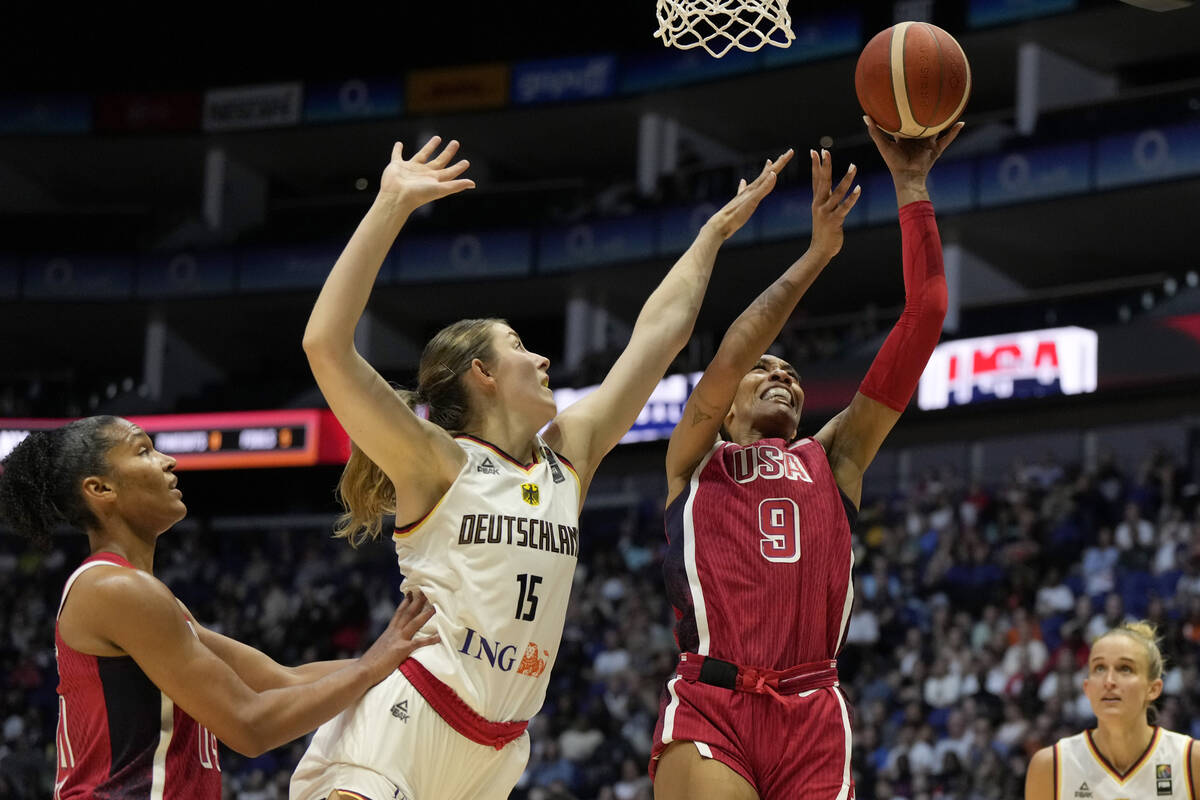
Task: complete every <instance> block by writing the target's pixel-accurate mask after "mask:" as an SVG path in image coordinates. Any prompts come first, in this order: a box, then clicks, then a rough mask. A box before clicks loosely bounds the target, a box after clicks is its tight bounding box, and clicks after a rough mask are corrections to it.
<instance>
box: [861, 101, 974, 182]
mask: <svg viewBox="0 0 1200 800" xmlns="http://www.w3.org/2000/svg"><path fill="white" fill-rule="evenodd" d="M863 122H864V123H866V126H867V133H869V134H870V136H871V141H873V142H875V146H876V147H877V148H879V154H880V155H881V156H883V162H884V163H885V164H887V168H888V171H889V172H891V173H892V180H893V181H895V183H896V187H897V188H900V186H901V185H902V184H911V183H914V182H915V183H919V184H920V185H921V186H922V188H923V187H924V185H925V176H927V175H928V174H929V170H930V169H931V168H932V167H933V162H935V161H937V160H938V157H939V156H940V155H941V154H942V153H943V152H945V150H946V148H947V147H949V146H950V143H951V142H953V141H954V140H955V138H956V137H957V136H958V132H959V131H961V130H962V129H963V123H961V122H956V123H954V124H953V125H951V126H950V127H949V128H947V129H946V130H944V131H942V132H941V133H940V134H938V135H937V136H927V137H926V138H924V139H902V138H900V137H898V136H892V135H891V134H889V133H884V132H883V130H881V129H880V128H879V126H878V125H876V124H875V120H873V119H871V118H870V117H868V116H864V117H863Z"/></svg>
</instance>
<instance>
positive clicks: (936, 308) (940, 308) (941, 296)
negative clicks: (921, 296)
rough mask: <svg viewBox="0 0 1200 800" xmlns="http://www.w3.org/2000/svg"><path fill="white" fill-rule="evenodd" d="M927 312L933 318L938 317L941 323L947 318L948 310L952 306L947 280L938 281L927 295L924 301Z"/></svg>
mask: <svg viewBox="0 0 1200 800" xmlns="http://www.w3.org/2000/svg"><path fill="white" fill-rule="evenodd" d="M924 306H925V308H926V313H927V314H929V316H930V318H931V319H936V320H937V321H938V323H939V327H940V323H941V322H942V321H943V320H944V319H946V312H947V311H948V310H949V308H950V298H949V294H948V292H947V291H946V281H944V280H941V281H937V282H936V283H935V284H934V285H933V286H932V287H931V288H930V291H929V292H928V293H927V295H926V302H925V303H924Z"/></svg>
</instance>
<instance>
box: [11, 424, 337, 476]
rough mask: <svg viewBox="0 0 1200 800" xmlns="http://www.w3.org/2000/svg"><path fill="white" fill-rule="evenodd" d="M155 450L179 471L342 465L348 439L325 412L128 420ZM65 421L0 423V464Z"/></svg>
mask: <svg viewBox="0 0 1200 800" xmlns="http://www.w3.org/2000/svg"><path fill="white" fill-rule="evenodd" d="M127 419H128V420H129V421H130V422H133V423H134V424H136V425H140V426H141V428H142V429H143V430H144V431H146V433H147V434H149V435H150V439H151V440H152V441H153V442H154V447H155V449H156V450H158V451H160V452H162V453H166V454H167V455H170V456H173V457H174V458H175V459H176V460H177V461H178V462H179V463H178V467H177V468H178V469H180V470H188V469H245V468H254V467H308V466H312V465H314V464H343V463H345V462H346V459H347V458H349V457H350V439H349V438H348V437H347V436H346V432H345V431H344V430H342V426H341V425H340V424H338V421H337V419H336V418H335V417H334V416H333V414H332V412H330V411H328V410H326V409H281V410H273V411H234V412H226V413H214V414H158V415H147V416H131V417H128V418H127ZM68 422H70V420H69V419H0V458H3V457H4V456H6V455H8V453H9V452H10V451H11V450H12V449H13V448H14V447H16V446H17V444H18V443H20V442H21V440H23V439H24V438H25V437H26V436H28V435H29V434H30V433H32V432H33V431H39V430H48V429H51V428H57V427H59V426H61V425H65V424H66V423H68Z"/></svg>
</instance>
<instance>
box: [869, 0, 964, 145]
mask: <svg viewBox="0 0 1200 800" xmlns="http://www.w3.org/2000/svg"><path fill="white" fill-rule="evenodd" d="M854 91H855V92H856V93H857V94H858V102H859V104H860V105H861V106H862V108H863V111H866V112H867V114H868V115H870V117H871V118H872V119H873V120H875V123H876V124H877V125H878V126H879V127H880V128H882V129H883V130H885V131H887V132H888V133H891V134H895V135H897V136H902V137H904V138H906V139H924V138H925V137H927V136H935V135H937V134H938V133H940V132H941V131H943V130H945V129H946V128H948V127H950V126H951V125H953V124H954V122H955V121H956V120H957V119H958V118H959V116H960V115H961V114H962V111H963V108H964V107H965V106H966V104H967V98H968V97H969V96H970V94H971V67H970V65H969V64H968V63H967V56H966V54H965V53H964V52H963V49H962V47H960V46H959V44H958V42H957V41H955V39H954V37H953V36H951V35H950V34H948V33H946V32H945V31H944V30H942V29H941V28H939V27H937V26H936V25H930V24H929V23H927V22H900V23H897V24H895V25H893V26H892V27H890V28H888V29H887V30H884V31H880V32H879V33H877V34H875V36H874V37H873V38H872V39H871V41H869V42H867V46H866V47H864V48H863V51H862V54H861V55H860V56H859V57H858V66H856V67H855V69H854Z"/></svg>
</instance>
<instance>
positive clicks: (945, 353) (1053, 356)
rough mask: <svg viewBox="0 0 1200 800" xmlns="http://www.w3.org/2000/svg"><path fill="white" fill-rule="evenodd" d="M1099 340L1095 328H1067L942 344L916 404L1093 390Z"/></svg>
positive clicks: (924, 405) (933, 406)
mask: <svg viewBox="0 0 1200 800" xmlns="http://www.w3.org/2000/svg"><path fill="white" fill-rule="evenodd" d="M1098 341H1099V337H1098V336H1097V335H1096V332H1095V331H1090V330H1087V329H1086V328H1075V327H1070V328H1049V329H1046V330H1039V331H1024V332H1021V333H1009V334H1003V335H999V336H986V337H982V338H978V339H958V340H956V341H953V342H945V343H943V344H940V345H938V346H937V349H935V350H934V351H933V355H932V356H930V358H929V363H928V364H927V365H926V366H925V372H924V373H923V374H922V375H921V385H920V389H919V390H918V393H917V405H918V406H919V407H920V408H922V409H924V410H926V411H929V410H933V409H939V408H946V407H947V406H961V405H967V404H969V403H980V402H985V401H989V400H1007V399H1010V398H1029V397H1046V396H1049V395H1058V394H1084V393H1087V392H1094V391H1096V373H1097V352H1098Z"/></svg>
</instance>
